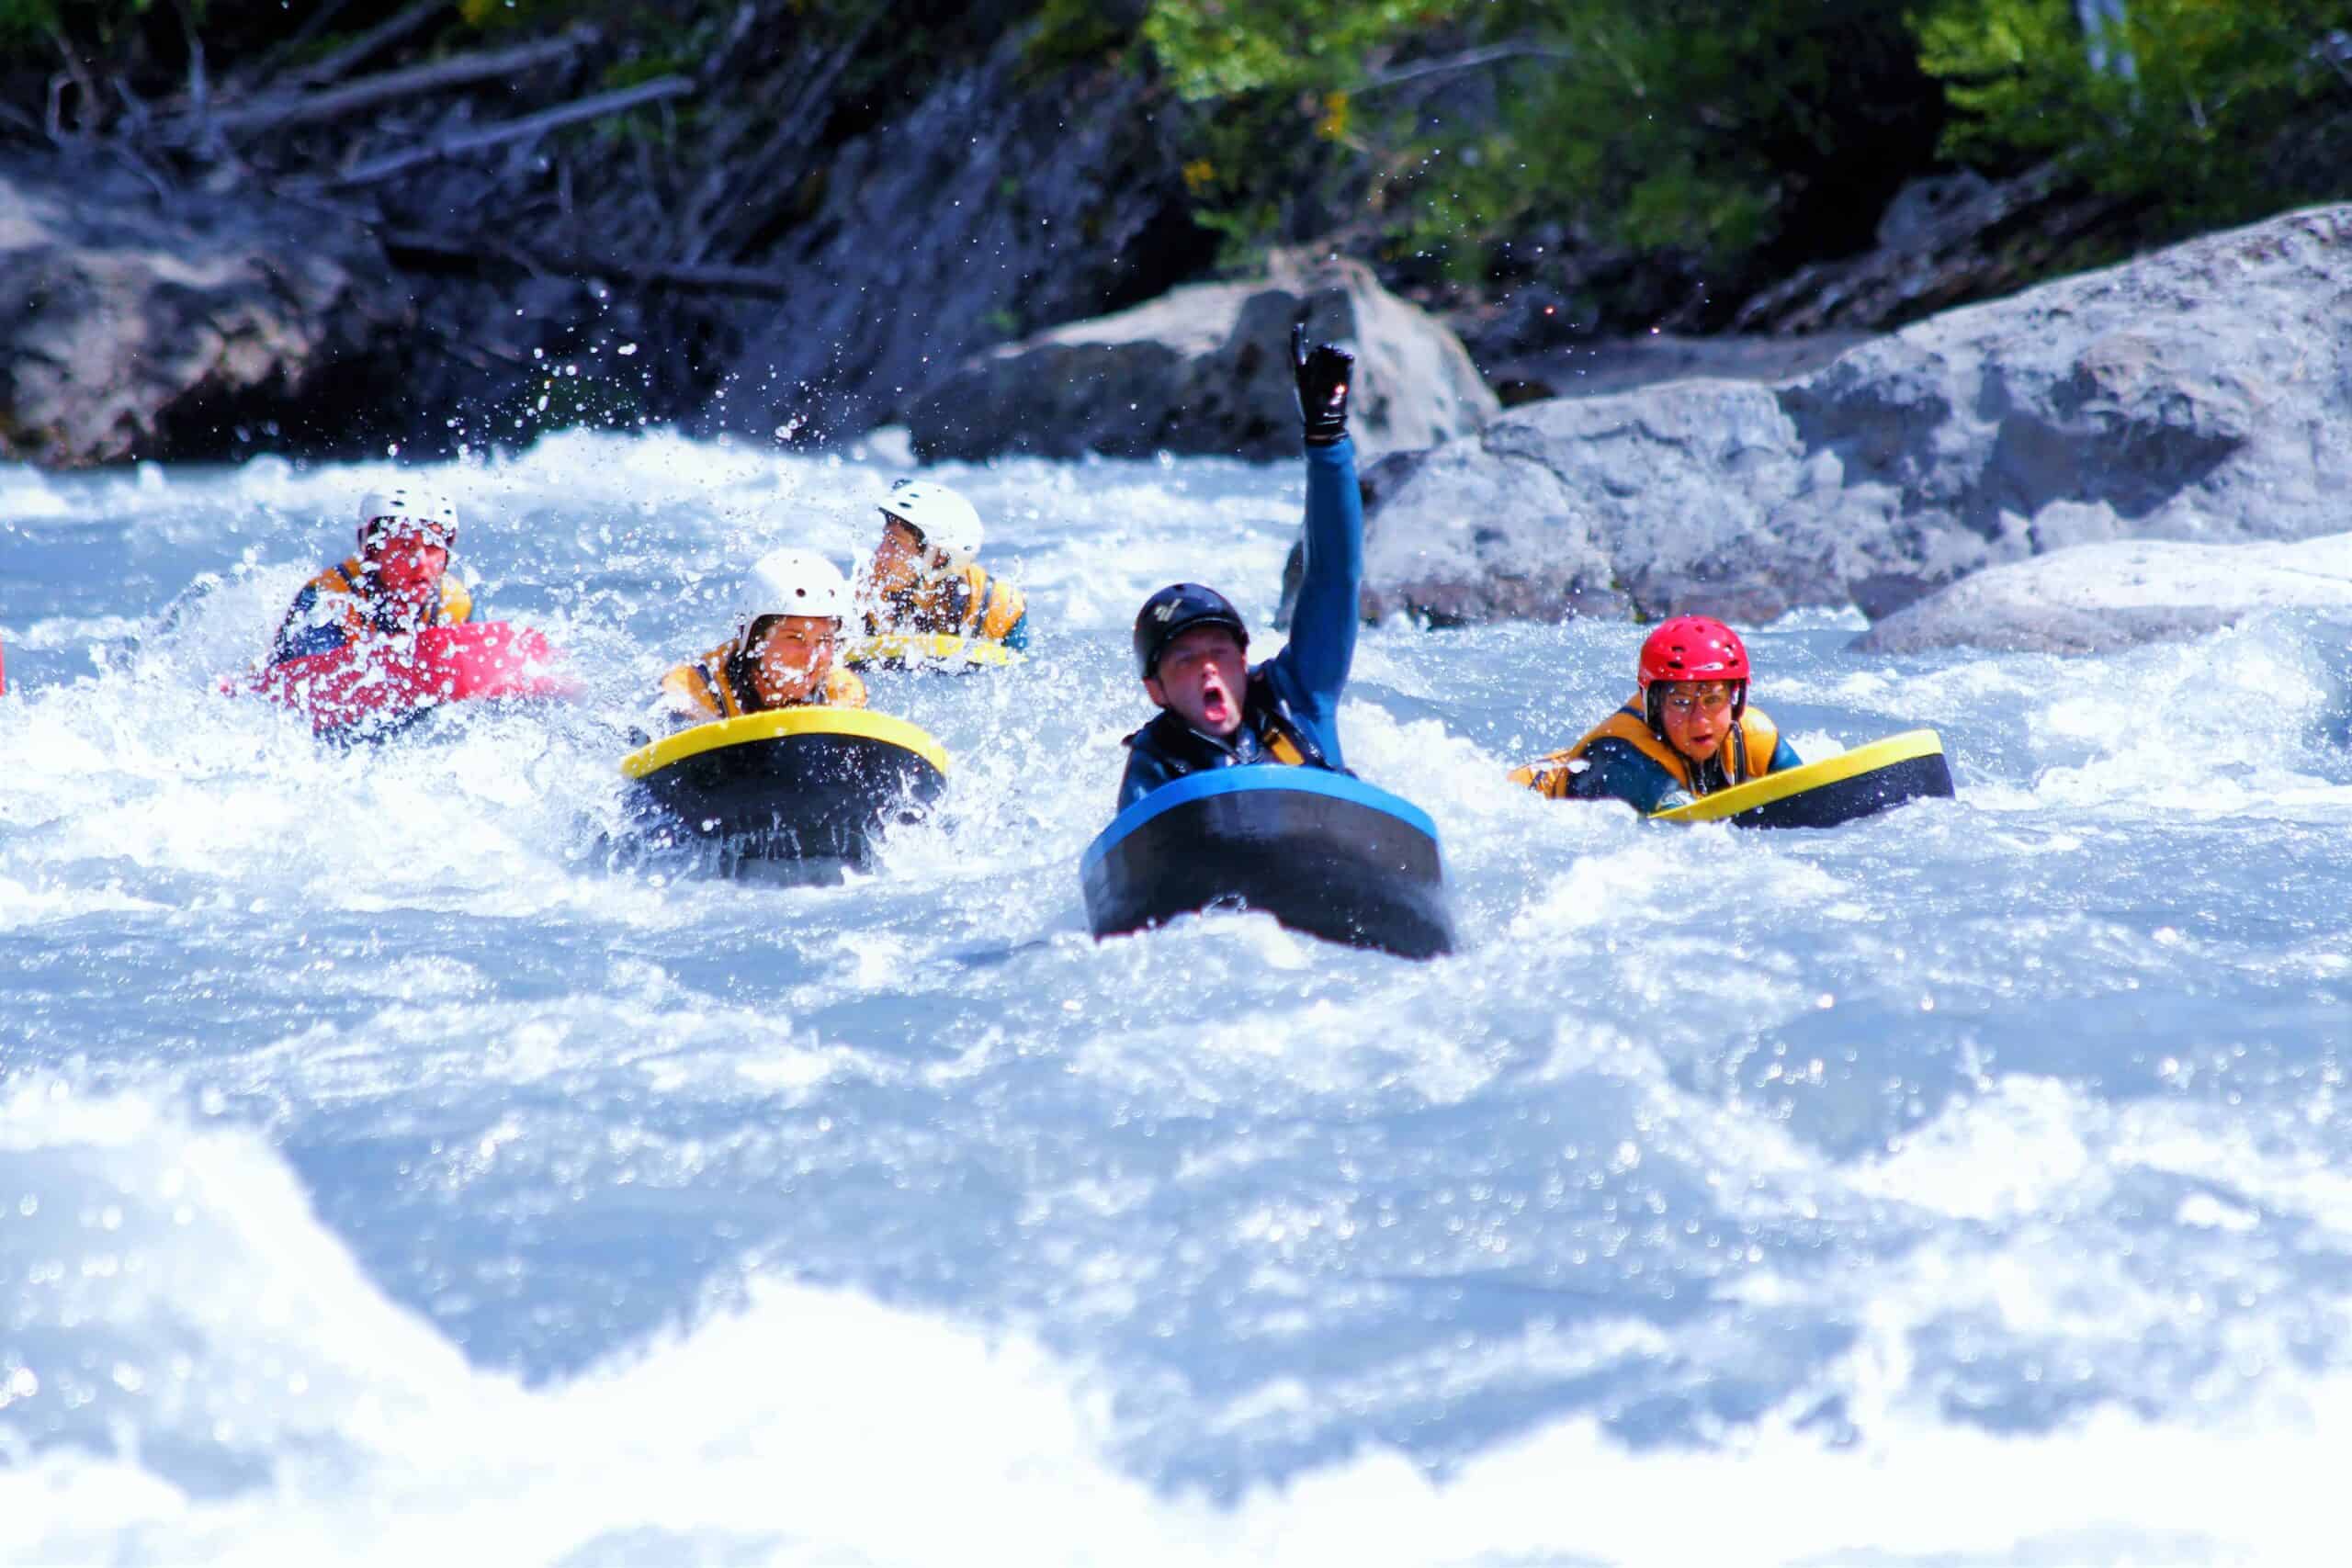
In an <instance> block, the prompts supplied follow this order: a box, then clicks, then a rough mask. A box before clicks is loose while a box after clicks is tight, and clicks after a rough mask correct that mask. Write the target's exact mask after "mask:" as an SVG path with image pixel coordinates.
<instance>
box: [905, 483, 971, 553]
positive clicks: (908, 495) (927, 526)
mask: <svg viewBox="0 0 2352 1568" xmlns="http://www.w3.org/2000/svg"><path fill="white" fill-rule="evenodd" d="M882 510H883V512H884V513H886V514H888V515H889V516H892V517H896V518H898V519H899V521H901V522H903V523H905V524H906V525H907V526H909V527H910V528H912V529H913V530H914V531H915V532H916V533H918V534H921V535H922V542H923V543H924V544H925V545H928V546H929V547H931V548H933V549H934V550H937V551H939V552H940V553H941V554H942V555H944V556H945V557H946V558H947V570H949V571H961V570H964V569H965V568H966V567H967V566H969V565H971V564H972V562H973V561H975V560H976V559H978V558H979V554H980V514H979V513H977V512H975V511H973V510H972V503H971V502H968V501H966V500H965V499H964V498H963V497H962V496H960V495H957V494H956V492H955V491H952V490H949V489H948V488H947V487H946V486H945V485H942V484H933V483H931V482H929V481H928V480H925V479H900V480H899V481H898V482H897V483H896V484H893V485H892V486H891V487H890V493H889V494H888V496H886V497H884V498H883V502H882Z"/></svg>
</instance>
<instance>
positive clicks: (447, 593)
mask: <svg viewBox="0 0 2352 1568" xmlns="http://www.w3.org/2000/svg"><path fill="white" fill-rule="evenodd" d="M365 570H367V569H366V568H365V567H364V566H363V565H362V564H361V563H360V559H359V558H358V557H357V556H353V557H351V558H349V559H347V560H345V562H344V563H343V564H342V565H341V566H331V567H329V568H327V570H324V571H322V572H321V573H319V575H318V576H316V577H314V578H312V579H311V581H309V582H307V583H304V584H303V588H304V589H305V590H306V591H307V592H308V593H309V594H310V597H311V602H312V603H313V604H315V603H316V602H317V601H318V600H320V599H322V598H323V597H324V596H326V595H327V594H330V593H339V594H341V595H343V603H342V604H341V605H340V606H338V608H339V609H340V611H341V618H342V622H343V632H344V635H345V637H350V638H351V639H352V640H354V641H356V640H358V639H359V638H360V637H364V636H366V635H367V634H368V632H370V631H373V630H376V629H378V628H377V621H376V615H375V608H376V604H377V603H378V601H377V599H376V596H375V595H374V594H372V593H368V592H365V591H364V590H362V589H361V587H360V582H361V581H362V576H361V574H362V573H363V572H364V571H365ZM438 586H439V588H440V591H441V602H440V603H439V604H435V606H434V609H433V618H432V619H431V620H429V621H427V622H426V623H425V624H426V625H427V626H458V625H459V624H461V623H463V622H464V621H465V619H466V617H468V616H469V615H472V614H473V613H474V596H473V594H472V593H471V592H469V591H468V589H467V587H466V585H465V584H464V583H462V582H460V581H458V579H457V577H456V575H455V574H454V573H451V572H447V571H444V572H443V573H442V574H441V581H440V583H439V584H438ZM294 605H295V610H294V613H295V614H296V615H300V614H301V613H302V611H303V610H304V608H305V604H304V601H303V599H302V597H301V596H300V595H297V596H296V598H295V601H294ZM288 618H289V620H290V619H291V618H292V617H291V616H289V617H288ZM307 618H308V619H309V620H310V622H311V625H312V626H330V625H333V624H334V620H335V616H334V615H333V614H331V613H329V612H328V611H326V610H321V609H312V610H311V614H310V615H309V616H308V617H307Z"/></svg>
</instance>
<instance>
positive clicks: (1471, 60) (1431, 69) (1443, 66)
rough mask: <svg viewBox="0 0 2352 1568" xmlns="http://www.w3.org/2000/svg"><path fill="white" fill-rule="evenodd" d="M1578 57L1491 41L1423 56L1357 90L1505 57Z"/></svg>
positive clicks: (1373, 90) (1367, 90)
mask: <svg viewBox="0 0 2352 1568" xmlns="http://www.w3.org/2000/svg"><path fill="white" fill-rule="evenodd" d="M1575 58H1576V56H1575V55H1574V54H1573V53H1572V52H1570V51H1566V50H1562V49H1543V48H1539V47H1538V46H1536V45H1534V44H1529V43H1497V44H1489V45H1487V47H1486V48H1484V49H1472V50H1464V51H1463V52H1462V53H1460V54H1450V55H1448V56H1446V57H1445V58H1444V59H1443V60H1424V61H1422V62H1420V63H1419V64H1418V65H1408V66H1405V67H1403V68H1402V69H1401V70H1397V71H1383V72H1381V73H1379V74H1378V75H1376V76H1374V77H1371V78H1370V79H1368V80H1367V81H1366V82H1365V83H1364V84H1363V85H1362V86H1360V87H1358V88H1357V89H1356V91H1357V92H1358V93H1376V92H1378V91H1380V90H1381V89H1382V88H1384V87H1395V86H1400V85H1403V84H1405V83H1407V82H1416V81H1419V80H1420V79H1421V78H1422V77H1424V76H1443V75H1449V74H1451V73H1453V72H1456V71H1476V70H1477V69H1478V68H1479V67H1480V66H1482V65H1493V64H1496V63H1498V62H1501V61H1505V60H1573V59H1575Z"/></svg>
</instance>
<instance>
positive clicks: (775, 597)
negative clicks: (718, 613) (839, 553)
mask: <svg viewBox="0 0 2352 1568" xmlns="http://www.w3.org/2000/svg"><path fill="white" fill-rule="evenodd" d="M848 614H849V580H848V579H846V578H844V577H843V576H842V574H841V570H840V569H839V568H837V567H835V566H834V565H833V563H832V562H831V561H829V560H827V559H826V558H824V557H822V556H820V555H818V554H817V553H816V552H815V551H813V550H770V551H769V552H768V553H767V554H766V555H763V556H762V557H761V558H759V559H758V560H757V561H755V562H753V563H752V570H750V571H748V572H746V573H744V574H743V585H742V587H741V589H740V590H739V591H738V592H737V594H736V599H735V621H736V626H737V627H738V629H741V630H749V629H750V628H751V627H752V625H753V623H755V622H757V621H758V620H760V619H761V618H762V617H763V616H766V615H828V616H831V618H832V619H834V620H836V621H838V620H841V619H842V617H844V616H845V615H848Z"/></svg>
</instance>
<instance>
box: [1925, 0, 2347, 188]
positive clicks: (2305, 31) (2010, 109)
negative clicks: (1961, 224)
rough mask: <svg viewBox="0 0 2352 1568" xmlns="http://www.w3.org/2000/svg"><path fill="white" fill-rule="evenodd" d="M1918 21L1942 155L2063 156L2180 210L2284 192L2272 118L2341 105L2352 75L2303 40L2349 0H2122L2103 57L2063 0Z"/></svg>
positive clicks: (2315, 36) (1964, 5)
mask: <svg viewBox="0 0 2352 1568" xmlns="http://www.w3.org/2000/svg"><path fill="white" fill-rule="evenodd" d="M1915 25H1916V26H1917V28H1918V33H1919V43H1920V62H1921V63H1922V64H1923V65H1924V66H1925V67H1926V69H1927V70H1928V72H1929V73H1931V74H1933V75H1934V76H1936V77H1938V78H1939V79H1940V80H1941V81H1942V82H1943V83H1944V84H1945V88H1946V91H1947V93H1948V94H1949V96H1950V97H1951V104H1952V107H1954V109H1956V110H1958V111H1959V113H1958V114H1957V115H1956V116H1955V118H1954V119H1953V121H1952V123H1951V128H1950V130H1948V132H1947V134H1946V138H1945V145H1946V149H1947V151H1949V152H1951V154H1952V155H1953V156H1955V157H1958V158H1962V159H1966V160H1972V161H1977V162H1982V163H1989V164H2015V163H2017V162H2018V161H2019V160H2020V159H2024V158H2032V157H2045V156H2052V155H2055V156H2061V157H2064V158H2065V159H2067V160H2068V161H2069V162H2070V163H2072V164H2074V165H2075V167H2076V168H2077V169H2078V170H2079V171H2080V172H2081V173H2082V174H2083V175H2085V176H2086V177H2087V178H2089V179H2090V180H2091V181H2092V182H2093V183H2095V184H2096V185H2098V186H2099V187H2101V188H2102V189H2105V190H2107V191H2109V192H2111V193H2113V194H2116V195H2120V196H2133V197H2154V198H2156V199H2158V200H2160V201H2161V202H2162V203H2163V204H2164V205H2165V207H2166V208H2167V209H2169V210H2170V211H2171V212H2173V213H2174V214H2175V215H2176V216H2177V217H2179V218H2182V219H2213V220H2222V219H2229V218H2233V217H2240V216H2251V215H2252V214H2254V213H2255V212H2257V211H2261V210H2265V209H2271V208H2275V207H2276V206H2278V204H2279V203H2280V202H2281V201H2286V200H2291V199H2294V197H2296V196H2297V195H2298V194H2299V193H2296V192H2292V191H2286V190H2281V189H2278V186H2277V182H2276V181H2275V180H2274V179H2272V178H2270V177H2267V175H2268V170H2267V168H2266V163H2267V158H2266V154H2267V152H2269V151H2270V149H2271V145H2272V143H2273V141H2275V139H2276V138H2277V136H2278V132H2279V130H2280V128H2281V127H2282V126H2283V125H2285V124H2287V123H2289V122H2290V121H2291V120H2292V119H2293V118H2294V117H2295V111H2296V109H2297V107H2298V106H2299V105H2301V102H2302V101H2303V100H2304V99H2306V98H2309V97H2311V96H2313V95H2315V94H2320V93H2335V94H2341V95H2344V96H2345V100H2346V104H2347V106H2352V84H2347V83H2346V81H2345V80H2344V79H2343V78H2342V77H2340V76H2338V75H2337V74H2336V73H2335V71H2334V70H2333V69H2331V68H2330V67H2329V66H2327V65H2326V64H2325V63H2324V62H2322V61H2321V60H2320V59H2319V58H2318V57H2317V55H2316V54H2315V52H2314V45H2315V44H2317V43H2318V42H2319V40H2321V39H2323V38H2324V37H2325V36H2326V35H2327V34H2328V33H2329V32H2330V31H2331V30H2333V29H2335V28H2344V27H2347V26H2352V4H2347V3H2346V0H2129V5H2128V6H2127V7H2126V8H2125V16H2124V19H2123V21H2122V23H2121V25H2120V26H2118V27H2110V28H2108V29H2106V31H2105V32H2104V33H2103V35H2102V37H2101V38H2100V39H2098V40H2097V41H2098V43H2099V44H2101V45H2102V46H2103V52H2104V54H2105V57H2106V59H2107V60H2108V62H2109V68H2108V69H2105V70H2102V69H2099V68H2098V67H2097V66H2096V65H2095V64H2094V63H2093V61H2092V51H2091V48H2090V43H2091V41H2092V40H2089V39H2086V38H2085V37H2084V36H2083V33H2082V31H2081V28H2080V26H2079V24H2078V23H2077V21H2076V18H2075V6H2074V5H2073V4H2072V0H1939V3H1937V4H1935V5H1934V6H1931V7H1930V8H1929V9H1928V10H1927V11H1925V12H1924V13H1923V14H1921V15H1920V16H1919V17H1917V19H1916V22H1915ZM2124 62H2128V64H2126V63H2124ZM2313 194H2315V193H2313Z"/></svg>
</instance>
